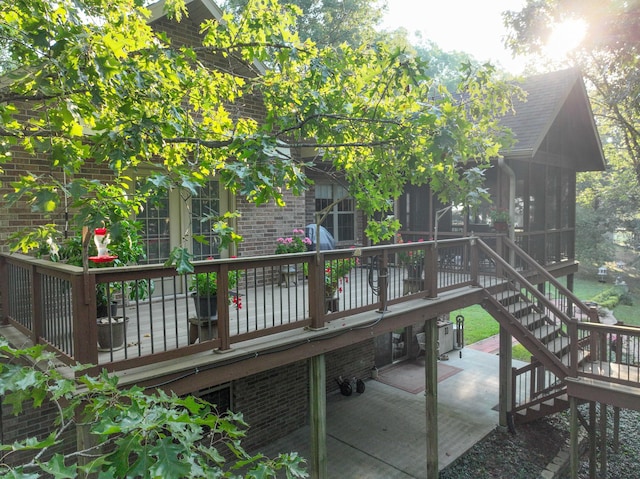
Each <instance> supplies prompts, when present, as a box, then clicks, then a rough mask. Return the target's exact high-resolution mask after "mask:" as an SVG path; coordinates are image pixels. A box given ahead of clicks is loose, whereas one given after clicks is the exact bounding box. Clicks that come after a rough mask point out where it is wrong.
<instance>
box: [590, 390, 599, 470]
mask: <svg viewBox="0 0 640 479" xmlns="http://www.w3.org/2000/svg"><path fill="white" fill-rule="evenodd" d="M596 422H597V416H596V403H595V402H594V401H590V402H589V478H590V479H596V471H597V468H596V461H597V460H598V458H597V455H596V452H597V450H598V441H597V434H596Z"/></svg>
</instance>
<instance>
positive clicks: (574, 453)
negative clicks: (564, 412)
mask: <svg viewBox="0 0 640 479" xmlns="http://www.w3.org/2000/svg"><path fill="white" fill-rule="evenodd" d="M569 410H570V416H569V464H570V467H569V469H570V471H571V479H578V466H579V461H578V459H579V457H580V451H579V449H580V448H579V446H578V427H579V426H578V400H577V399H576V398H575V397H573V396H569Z"/></svg>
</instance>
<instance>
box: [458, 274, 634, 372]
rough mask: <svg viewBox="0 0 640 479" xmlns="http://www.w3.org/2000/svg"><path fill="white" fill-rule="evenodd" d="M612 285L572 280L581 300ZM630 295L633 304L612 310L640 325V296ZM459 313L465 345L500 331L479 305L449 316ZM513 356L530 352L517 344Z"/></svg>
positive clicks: (523, 356)
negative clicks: (462, 320)
mask: <svg viewBox="0 0 640 479" xmlns="http://www.w3.org/2000/svg"><path fill="white" fill-rule="evenodd" d="M612 286H613V285H612V284H611V283H600V282H599V281H597V280H596V279H593V280H590V279H586V278H576V279H575V281H574V294H575V295H576V296H577V297H578V298H580V299H582V300H583V301H589V300H591V299H592V298H594V297H595V296H597V295H598V294H599V293H601V292H602V291H605V290H607V289H609V288H611V287H612ZM632 297H633V302H634V306H624V305H619V306H617V307H616V308H615V309H614V310H613V313H614V315H615V316H616V318H617V319H618V321H622V322H624V323H625V324H633V325H638V326H640V315H639V314H638V309H637V307H636V306H635V305H636V304H640V296H633V294H632ZM459 314H461V315H462V316H463V317H464V343H465V344H467V345H468V344H473V343H476V342H478V341H481V340H483V339H486V338H488V337H491V336H494V335H496V334H498V333H499V331H500V325H499V324H498V322H497V321H496V320H495V319H493V317H492V316H491V315H490V314H489V313H487V312H486V311H485V310H484V309H482V307H481V306H480V305H474V306H469V307H468V308H463V309H459V310H456V311H453V312H452V313H451V316H450V318H451V321H454V322H455V318H456V316H458V315H459ZM513 357H514V359H519V360H522V361H527V362H528V361H529V360H530V358H531V353H529V352H528V351H527V350H526V349H525V348H524V347H523V346H521V345H517V346H515V347H514V348H513Z"/></svg>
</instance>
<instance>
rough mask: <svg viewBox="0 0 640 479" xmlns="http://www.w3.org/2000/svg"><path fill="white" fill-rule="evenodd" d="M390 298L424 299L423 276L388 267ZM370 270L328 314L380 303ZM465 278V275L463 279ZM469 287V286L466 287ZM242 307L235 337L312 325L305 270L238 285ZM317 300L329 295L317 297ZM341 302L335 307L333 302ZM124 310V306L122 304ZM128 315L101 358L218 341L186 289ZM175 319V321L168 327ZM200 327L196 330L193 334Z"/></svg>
mask: <svg viewBox="0 0 640 479" xmlns="http://www.w3.org/2000/svg"><path fill="white" fill-rule="evenodd" d="M388 271H389V273H388V274H389V276H388V278H389V279H388V281H389V285H390V286H389V295H388V301H389V303H392V304H393V303H394V302H395V303H396V304H397V302H398V301H399V300H400V301H402V302H404V301H405V300H408V299H409V298H410V297H414V298H415V299H423V298H424V297H425V296H426V294H425V292H424V291H422V283H423V281H424V279H422V280H417V279H409V278H407V275H406V271H405V269H404V268H400V267H390V268H389V270H388ZM367 277H368V272H367V271H366V270H364V269H357V270H354V271H352V272H351V273H350V274H349V276H348V277H347V279H346V280H345V281H344V283H343V284H342V287H341V289H340V290H339V291H338V293H337V295H336V297H335V298H334V300H332V301H331V302H327V301H325V307H326V308H327V311H326V313H327V320H328V321H329V322H330V321H331V317H332V316H338V315H340V316H341V317H344V313H346V312H349V311H351V310H358V309H362V308H363V307H365V306H369V305H375V304H376V303H377V301H378V296H377V295H375V294H374V293H373V291H372V289H371V287H370V286H369V282H368V280H367ZM454 280H455V281H458V282H464V283H469V282H470V277H469V275H468V274H464V275H462V276H461V275H460V274H459V273H455V272H441V273H439V278H438V282H439V284H451V283H452V282H453V281H454ZM461 280H462V281H461ZM374 286H375V285H374ZM464 288H465V290H466V287H464ZM238 293H239V295H240V298H241V307H239V308H238V307H237V306H236V304H235V303H233V302H231V304H230V308H229V323H228V324H229V335H230V338H231V343H236V342H242V341H245V340H247V339H250V338H251V334H252V333H255V332H258V331H262V330H266V329H274V328H277V327H281V328H283V329H284V330H285V331H286V330H287V329H301V328H304V327H306V326H308V318H309V316H310V305H309V299H308V293H309V285H308V279H307V278H304V277H303V275H302V273H300V274H298V275H297V278H296V281H295V282H294V281H290V282H289V283H288V284H287V283H286V282H282V283H280V284H275V283H273V284H271V285H268V286H267V287H264V288H259V289H250V288H244V289H241V290H239V291H238ZM318 301H324V299H323V298H318ZM332 307H334V308H335V307H337V310H335V311H331V310H330V308H332ZM118 316H122V308H121V307H120V309H119V310H118ZM124 316H126V317H127V318H128V324H127V329H126V334H125V338H124V344H125V345H126V347H122V348H120V349H116V350H108V351H102V352H100V353H99V355H98V364H100V365H104V364H108V363H111V362H117V361H122V360H125V359H129V358H134V357H139V356H145V355H150V354H154V353H156V352H158V351H168V350H172V349H180V348H186V347H188V346H190V345H191V344H193V341H192V340H193V339H194V338H197V342H198V343H202V342H204V341H206V342H209V343H210V346H211V349H216V348H218V347H219V345H218V344H217V343H216V342H215V339H216V338H217V337H218V323H219V322H218V320H217V318H214V319H213V320H211V321H209V320H206V319H200V320H199V319H198V318H197V317H196V313H195V308H194V306H193V298H191V297H189V296H188V295H185V294H172V295H167V296H164V297H162V298H154V299H153V300H152V301H147V302H140V303H138V304H133V305H130V306H128V307H126V308H125V313H124ZM168 325H170V327H167V326H168ZM194 333H195V335H194Z"/></svg>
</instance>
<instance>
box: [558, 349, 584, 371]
mask: <svg viewBox="0 0 640 479" xmlns="http://www.w3.org/2000/svg"><path fill="white" fill-rule="evenodd" d="M586 356H587V353H586V352H585V351H584V350H582V349H578V364H580V363H581V362H582V361H583V360H584V358H585V357H586ZM560 360H561V361H562V364H564V365H565V366H567V367H569V363H570V362H571V351H569V352H568V353H567V354H564V355H563V356H562V357H561V358H560Z"/></svg>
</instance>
